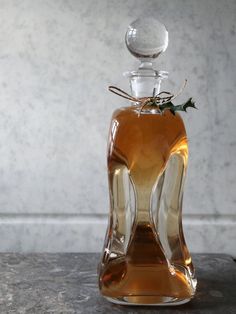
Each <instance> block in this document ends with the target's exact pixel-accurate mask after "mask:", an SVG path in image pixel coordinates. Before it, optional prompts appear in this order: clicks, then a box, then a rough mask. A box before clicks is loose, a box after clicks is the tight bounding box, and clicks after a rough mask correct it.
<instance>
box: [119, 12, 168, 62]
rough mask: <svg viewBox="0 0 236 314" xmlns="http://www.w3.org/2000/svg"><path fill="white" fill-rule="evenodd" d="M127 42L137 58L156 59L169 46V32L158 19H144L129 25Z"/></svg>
mask: <svg viewBox="0 0 236 314" xmlns="http://www.w3.org/2000/svg"><path fill="white" fill-rule="evenodd" d="M125 42H126V46H127V48H128V50H129V51H130V52H131V54H132V55H134V56H135V57H137V58H139V59H141V60H142V59H152V58H156V57H158V56H159V55H160V54H161V53H162V52H164V51H165V50H166V48H167V46H168V31H167V29H166V27H165V25H164V24H162V23H161V22H160V21H158V20H157V19H155V18H153V17H142V18H139V19H137V20H135V21H134V22H132V23H131V24H130V25H129V27H128V30H127V32H126V36H125Z"/></svg>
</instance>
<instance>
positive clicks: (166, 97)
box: [108, 79, 187, 116]
mask: <svg viewBox="0 0 236 314" xmlns="http://www.w3.org/2000/svg"><path fill="white" fill-rule="evenodd" d="M186 84H187V80H186V79H185V80H184V82H183V85H182V86H181V88H180V89H179V91H178V92H177V93H176V94H172V93H170V92H166V91H162V92H160V93H158V94H157V95H155V93H156V89H155V88H154V90H153V95H152V96H148V97H134V96H132V95H130V94H128V93H126V92H125V91H124V90H122V89H120V88H118V87H116V86H109V87H108V90H109V91H110V92H112V93H114V94H116V95H118V96H120V97H123V98H125V99H128V100H131V101H134V102H136V103H138V104H139V105H140V108H139V116H140V114H141V112H142V110H143V108H144V107H145V106H147V105H148V104H149V105H154V106H156V107H157V110H158V111H159V112H162V111H163V110H164V109H166V108H165V107H163V109H162V107H161V106H163V105H165V104H167V103H171V102H172V100H174V99H175V98H176V97H177V96H179V95H180V94H181V93H182V92H183V90H184V88H185V86H186ZM172 106H173V105H172ZM176 107H177V106H176Z"/></svg>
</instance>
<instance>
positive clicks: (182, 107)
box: [159, 98, 197, 115]
mask: <svg viewBox="0 0 236 314" xmlns="http://www.w3.org/2000/svg"><path fill="white" fill-rule="evenodd" d="M159 108H160V110H161V111H164V110H165V109H169V110H170V112H171V113H172V114H173V115H175V112H176V111H184V112H187V108H194V109H197V107H196V106H195V102H194V101H193V99H192V98H189V99H188V100H187V101H186V102H185V103H183V104H182V105H177V106H175V105H174V104H173V103H172V102H171V101H170V102H167V103H165V104H163V105H159Z"/></svg>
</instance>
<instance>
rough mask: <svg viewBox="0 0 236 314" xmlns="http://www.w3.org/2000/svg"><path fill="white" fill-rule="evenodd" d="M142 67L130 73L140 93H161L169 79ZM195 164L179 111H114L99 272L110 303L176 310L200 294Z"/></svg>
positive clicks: (136, 92) (134, 90) (134, 107)
mask: <svg viewBox="0 0 236 314" xmlns="http://www.w3.org/2000/svg"><path fill="white" fill-rule="evenodd" d="M141 69H142V70H140V71H139V72H138V73H136V72H135V73H134V72H132V73H131V75H130V82H131V89H132V93H133V95H135V96H136V97H143V96H144V95H145V94H146V95H145V96H149V95H150V93H151V94H152V92H153V88H155V91H156V92H159V87H160V81H161V74H160V73H158V72H152V71H150V69H147V68H145V69H144V67H143V65H142V67H141ZM147 74H149V75H147ZM137 81H138V84H137ZM187 161H188V144H187V136H186V131H185V127H184V123H183V120H182V118H181V116H180V115H179V114H178V113H177V114H175V115H173V114H172V113H171V112H170V111H169V110H165V111H164V112H163V113H160V112H159V111H158V110H154V109H153V108H150V107H148V106H147V107H145V109H143V110H142V111H141V112H140V107H139V106H137V104H135V103H132V104H131V106H129V107H123V108H120V109H118V110H116V111H115V112H114V114H113V116H112V120H111V126H110V133H109V143H108V179H109V192H110V220H109V225H108V229H107V234H106V239H105V243H104V250H103V256H102V261H101V263H100V267H99V287H100V291H101V294H102V295H103V296H104V297H106V298H107V299H108V300H110V301H112V302H115V303H119V304H134V305H135V304H136V305H144V304H145V305H146V304H150V305H165V304H166V305H170V304H182V303H185V302H187V301H189V300H190V299H191V298H192V297H193V295H194V293H195V288H196V280H195V278H194V269H193V265H192V261H191V256H190V254H189V251H188V249H187V246H186V244H185V240H184V235H183V228H182V198H183V184H184V177H185V172H186V166H187Z"/></svg>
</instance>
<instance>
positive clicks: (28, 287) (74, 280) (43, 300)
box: [0, 253, 236, 314]
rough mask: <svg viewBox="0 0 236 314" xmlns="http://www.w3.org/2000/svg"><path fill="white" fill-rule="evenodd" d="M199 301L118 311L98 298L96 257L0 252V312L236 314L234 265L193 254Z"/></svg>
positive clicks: (215, 256) (227, 258)
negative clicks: (174, 305)
mask: <svg viewBox="0 0 236 314" xmlns="http://www.w3.org/2000/svg"><path fill="white" fill-rule="evenodd" d="M193 260H194V264H195V267H196V275H197V278H198V289H197V294H196V297H195V298H194V299H193V300H192V301H191V302H190V303H187V304H185V305H181V306H176V307H148V306H120V305H115V304H112V303H109V302H108V301H106V300H105V299H103V298H102V297H101V296H100V295H99V291H98V288H97V274H96V270H97V264H98V262H99V255H98V254H93V253H65V254H49V253H45V254H43V253H42V254H18V253H0V313H1V314H5V313H7V314H8V313H81V314H86V313H91V314H95V313H107V314H110V313H111V314H113V313H128V314H135V313H142V314H145V313H148V314H149V313H173V314H177V313H181V314H183V313H199V314H203V313H214V314H215V313H220V314H222V313H224V314H229V313H236V264H235V262H234V261H233V259H232V258H231V257H230V256H227V255H219V254H207V255H206V254H204V255H203V254H196V255H193Z"/></svg>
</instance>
